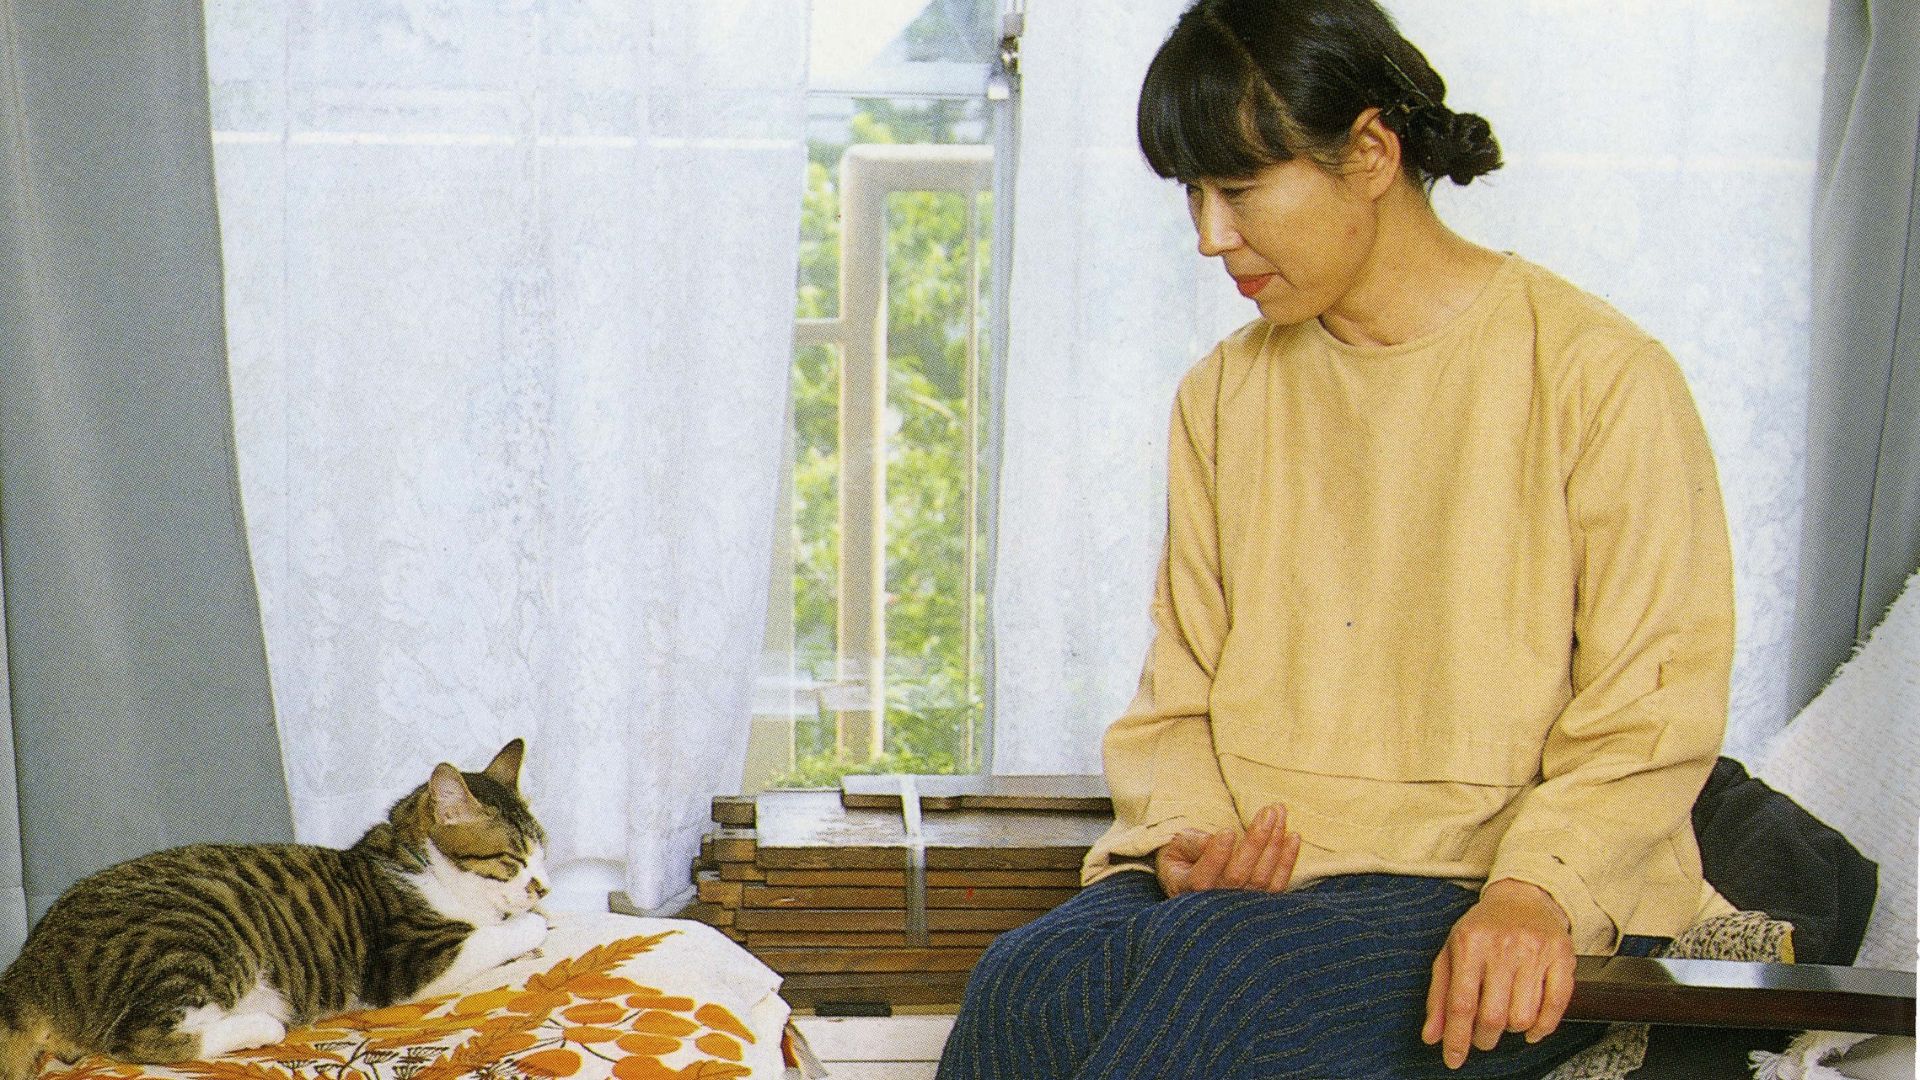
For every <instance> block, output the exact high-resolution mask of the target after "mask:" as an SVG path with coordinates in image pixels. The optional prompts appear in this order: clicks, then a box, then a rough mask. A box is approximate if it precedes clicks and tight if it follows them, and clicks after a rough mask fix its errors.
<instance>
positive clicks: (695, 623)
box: [206, 0, 807, 907]
mask: <svg viewBox="0 0 1920 1080" xmlns="http://www.w3.org/2000/svg"><path fill="white" fill-rule="evenodd" d="M206 18H207V24H208V39H209V50H208V51H209V56H210V71H211V82H212V87H213V102H214V114H213V117H214V129H215V143H216V159H217V167H218V180H219V197H220V209H221V219H222V227H223V232H224V243H225V249H226V259H227V267H226V269H227V309H228V313H229V321H230V327H229V336H230V340H231V352H232V366H233V382H234V397H235V406H236V410H235V411H236V427H237V437H238V440H239V457H240V463H241V479H242V486H243V492H244V495H245V501H246V506H247V511H248V518H249V526H250V532H251V537H252V544H253V551H254V557H255V565H256V567H257V572H258V576H259V581H260V591H261V601H262V608H263V613H264V620H265V623H266V629H267V642H268V651H269V656H270V659H271V665H272V672H273V677H274V682H275V691H276V700H277V703H278V709H279V720H280V729H281V738H282V742H283V744H284V747H285V751H286V763H287V773H288V783H289V787H290V789H291V794H292V798H293V807H294V814H295V820H296V827H297V830H298V833H299V835H300V837H301V838H302V839H303V840H308V841H313V842H320V843H328V844H344V843H348V842H351V841H352V840H353V839H354V838H355V837H357V836H358V834H359V833H360V831H361V830H362V829H364V828H365V827H366V826H367V825H368V824H369V823H370V822H371V821H372V820H373V819H374V817H375V816H376V815H377V814H378V813H380V812H381V811H383V810H384V808H385V806H386V804H387V802H388V801H390V800H391V799H393V798H394V797H396V796H398V795H399V794H401V793H403V792H405V791H406V790H408V789H410V788H411V787H412V786H413V785H414V784H417V783H419V782H420V781H421V780H422V779H424V777H425V775H426V772H427V770H428V769H429V768H430V767H431V766H432V764H433V763H434V762H436V761H439V760H443V759H444V760H450V761H454V762H456V763H459V764H461V765H463V766H464V767H467V768H477V767H478V766H480V765H481V764H484V763H485V761H486V760H487V757H488V755H490V754H491V753H492V752H493V751H494V750H495V749H497V748H498V747H499V746H500V744H502V743H503V742H505V741H506V740H507V739H508V738H511V737H513V736H516V735H523V736H525V737H526V738H527V739H528V741H529V744H530V756H529V764H528V771H527V774H526V777H525V781H526V784H527V786H528V787H529V790H530V792H531V794H532V796H533V798H534V803H535V807H536V809H537V810H538V811H539V812H540V813H541V816H542V817H543V819H544V820H545V822H546V824H547V827H548V830H549V832H550V833H551V834H552V837H553V842H554V848H553V850H552V852H551V853H550V860H551V861H553V862H554V863H555V867H556V871H555V872H556V877H557V880H558V885H559V887H560V889H561V891H562V893H563V896H564V898H565V902H570V903H574V904H583V905H587V906H602V905H604V903H605V897H606V893H607V891H608V890H609V889H625V890H626V891H627V892H628V893H629V895H630V897H631V898H632V900H633V901H634V902H636V903H638V904H640V905H641V906H643V907H644V906H652V905H654V904H658V903H660V902H661V901H663V900H665V899H667V898H669V897H671V896H673V895H675V894H676V893H677V892H679V891H681V890H683V889H684V888H685V887H686V886H687V884H688V881H689V878H688V865H689V861H690V859H691V857H692V855H693V853H694V851H695V849H696V847H697V843H698V837H699V835H700V833H701V832H702V831H703V829H704V828H705V827H706V826H707V824H708V823H707V821H706V818H707V806H706V802H707V798H708V796H710V795H711V794H714V793H717V792H721V791H732V790H737V786H736V785H737V784H738V783H739V774H740V767H741V759H742V757H743V754H744V747H745V742H746V725H747V717H748V713H749V704H748V698H749V692H750V686H751V678H752V674H753V671H754V666H755V665H754V659H755V658H756V657H757V656H758V654H759V650H760V643H761V638H762V633H763V625H764V618H765V605H766V596H767V591H768V590H767V573H768V567H769V560H770V545H771V539H772V529H773V522H774V500H775V493H776V482H777V478H778V461H779V453H780V435H781V430H782V426H783V425H782V416H783V415H784V412H783V410H784V400H785V390H786V371H787V366H788V363H789V360H790V356H791V340H792V318H793V290H794V267H795V261H796V242H797V240H796V237H797V234H798V216H799V202H800V188H801V182H802V179H803V175H804V145H803V142H802V137H803V123H804V99H803V93H804V88H805V81H806V52H805V50H806V42H807V5H806V3H805V2H804V0H700V2H698V3H687V2H685V0H646V2H632V0H628V2H620V3H612V2H593V0H589V2H586V3H579V4H544V3H536V2H533V0H489V2H485V3H469V2H467V0H360V2H356V3H352V4H308V3H287V2H273V0H208V2H207V5H206Z"/></svg>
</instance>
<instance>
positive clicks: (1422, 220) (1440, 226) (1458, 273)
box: [1320, 181, 1502, 346]
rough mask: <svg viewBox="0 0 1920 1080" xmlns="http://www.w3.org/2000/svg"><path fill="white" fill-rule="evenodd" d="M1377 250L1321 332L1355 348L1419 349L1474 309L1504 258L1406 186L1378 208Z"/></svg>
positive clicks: (1331, 310) (1322, 317)
mask: <svg viewBox="0 0 1920 1080" xmlns="http://www.w3.org/2000/svg"><path fill="white" fill-rule="evenodd" d="M1377 214H1378V218H1377V226H1376V229H1375V233H1374V241H1373V248H1372V250H1371V251H1370V252H1369V253H1368V256H1367V259H1366V261H1365V262H1364V263H1363V264H1362V265H1361V268H1360V275H1359V277H1358V278H1356V279H1355V281H1354V283H1353V286H1352V287H1351V288H1350V289H1348V290H1347V293H1346V295H1344V296H1342V297H1341V298H1340V299H1339V300H1338V301H1336V302H1335V303H1334V305H1333V306H1332V307H1330V308H1328V309H1327V310H1326V311H1325V312H1323V313H1322V314H1321V315H1320V325H1322V326H1324V327H1326V329H1327V332H1328V333H1330V334H1332V335H1333V336H1334V337H1336V338H1338V339H1340V340H1341V341H1344V342H1346V343H1347V344H1349V345H1362V346H1384V345H1399V344H1401V343H1403V342H1407V341H1412V340H1414V339H1415V338H1418V337H1422V336H1424V335H1426V334H1430V333H1432V332H1433V331H1435V330H1438V329H1439V328H1441V327H1442V326H1445V325H1446V324H1447V323H1448V322H1450V321H1452V320H1453V318H1454V317H1455V316H1457V315H1459V314H1460V313H1461V312H1463V311H1465V310H1466V309H1467V308H1468V307H1470V306H1471V305H1472V304H1473V302H1474V300H1475V299H1476V298H1478V297H1479V295H1480V293H1481V291H1482V290H1484V289H1485V288H1486V285H1487V282H1488V281H1490V280H1491V279H1492V278H1493V275H1494V272H1495V271H1497V270H1498V269H1499V268H1500V263H1501V262H1502V256H1501V255H1500V253H1499V252H1496V251H1490V250H1488V249H1487V248H1483V247H1480V246H1479V245H1477V244H1474V243H1471V242H1469V241H1468V240H1466V239H1464V238H1462V237H1461V236H1459V235H1458V234H1457V233H1455V232H1454V231H1453V230H1451V229H1449V228H1447V227H1446V225H1445V224H1444V223H1442V222H1441V220H1440V218H1439V217H1438V216H1437V215H1436V214H1434V212H1433V207H1432V206H1431V205H1430V204H1429V203H1428V202H1427V200H1426V197H1425V196H1424V195H1422V194H1421V193H1420V192H1419V191H1417V190H1415V189H1414V187H1413V186H1412V185H1411V184H1408V183H1406V182H1404V181H1402V182H1399V183H1396V184H1394V186H1393V188H1392V189H1390V190H1389V191H1388V192H1387V193H1386V194H1385V195H1383V196H1382V197H1381V200H1380V202H1379V203H1378V204H1377Z"/></svg>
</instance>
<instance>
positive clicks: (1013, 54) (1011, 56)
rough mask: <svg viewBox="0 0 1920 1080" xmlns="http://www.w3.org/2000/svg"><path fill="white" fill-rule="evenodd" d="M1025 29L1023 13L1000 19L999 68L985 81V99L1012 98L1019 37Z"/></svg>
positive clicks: (1018, 58) (1009, 13)
mask: <svg viewBox="0 0 1920 1080" xmlns="http://www.w3.org/2000/svg"><path fill="white" fill-rule="evenodd" d="M1026 28H1027V17H1026V15H1025V14H1024V13H1022V12H1018V11H1010V12H1008V13H1007V14H1005V15H1003V16H1001V17H1000V67H999V69H998V70H996V71H995V72H994V73H993V76H992V77H991V78H989V79H988V80H987V98H988V100H990V101H1005V100H1007V99H1008V98H1009V97H1012V96H1013V87H1014V84H1015V83H1016V82H1018V81H1019V78H1020V35H1021V34H1022V33H1023V32H1025V30H1026Z"/></svg>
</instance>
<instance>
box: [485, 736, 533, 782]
mask: <svg viewBox="0 0 1920 1080" xmlns="http://www.w3.org/2000/svg"><path fill="white" fill-rule="evenodd" d="M526 756H527V744H526V741H525V740H522V739H515V740H513V741H512V742H510V743H508V744H507V745H505V746H503V747H501V748H500V752H499V753H497V754H495V755H493V760H492V761H490V762H488V763H487V767H486V768H485V769H484V770H482V771H483V772H484V773H485V775H486V777H487V779H489V780H491V781H493V782H494V783H496V784H499V785H500V786H501V787H503V788H506V789H507V790H508V791H518V790H520V761H521V759H522V758H524V757H526Z"/></svg>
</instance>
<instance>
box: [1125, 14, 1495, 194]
mask: <svg viewBox="0 0 1920 1080" xmlns="http://www.w3.org/2000/svg"><path fill="white" fill-rule="evenodd" d="M1446 96H1447V84H1446V83H1445V82H1442V81H1441V79H1440V76H1439V74H1438V73H1436V72H1435V71H1434V70H1433V67H1432V66H1431V65H1429V64H1428V63H1427V58H1426V57H1425V56H1423V55H1421V53H1420V50H1419V49H1416V48H1414V46H1413V43H1412V42H1409V41H1408V40H1407V39H1406V38H1403V37H1401V36H1400V31H1399V30H1398V29H1397V28H1396V27H1395V26H1394V25H1393V19H1392V18H1391V17H1389V16H1388V15H1387V13H1386V12H1385V11H1382V10H1381V9H1380V7H1379V5H1377V4H1375V3H1374V2H1373V0H1196V2H1195V3H1194V4H1193V6H1192V7H1190V8H1188V9H1187V11H1186V14H1184V15H1182V16H1180V21H1179V22H1178V23H1176V24H1174V27H1173V32H1172V33H1171V34H1169V35H1168V36H1167V40H1166V43H1165V44H1163V45H1161V46H1160V51H1159V53H1157V54H1156V55H1155V56H1154V58H1153V64H1152V66H1151V67H1149V68H1148V69H1147V78H1146V81H1145V83H1144V84H1143V85H1142V86H1141V88H1140V113H1139V127H1140V149H1141V150H1143V151H1145V153H1146V155H1147V163H1148V164H1149V165H1151V166H1153V171H1154V172H1157V173H1159V174H1160V175H1161V176H1165V177H1174V178H1178V179H1181V180H1196V179H1202V178H1212V179H1221V178H1228V177H1244V176H1251V175H1252V174H1253V173H1255V172H1258V171H1259V170H1260V169H1262V168H1264V167H1266V166H1268V165H1273V164H1277V163H1279V162H1282V161H1290V160H1292V159H1293V158H1295V157H1298V156H1300V155H1302V154H1305V155H1307V156H1308V157H1310V158H1312V159H1313V160H1315V161H1317V162H1319V163H1320V164H1322V165H1324V166H1327V167H1329V168H1331V167H1333V166H1335V165H1336V164H1338V163H1339V161H1340V160H1341V158H1342V157H1343V155H1344V151H1345V150H1346V148H1347V141H1348V138H1349V135H1350V133H1351V130H1352V127H1353V122H1354V120H1355V119H1356V118H1358V117H1359V115H1360V114H1361V113H1362V112H1365V111H1366V110H1367V109H1370V108H1378V109H1379V110H1380V119H1381V121H1382V122H1383V123H1385V124H1386V126H1387V127H1388V128H1390V129H1392V130H1393V132H1394V134H1396V135H1398V136H1399V137H1400V157H1401V162H1402V164H1403V166H1404V167H1405V170H1406V173H1407V176H1408V178H1409V179H1411V180H1413V181H1414V182H1415V183H1416V184H1418V185H1419V186H1420V187H1421V189H1422V190H1431V189H1432V187H1433V185H1434V183H1435V182H1436V181H1438V180H1439V179H1440V177H1442V176H1445V177H1448V178H1450V179H1452V180H1453V182H1454V183H1456V184H1464V183H1466V182H1468V181H1469V180H1472V179H1473V178H1474V177H1476V176H1481V175H1483V174H1485V173H1489V172H1492V171H1493V170H1495V169H1497V168H1499V167H1500V144H1499V143H1497V142H1495V141H1494V138H1493V127H1492V126H1491V125H1490V124H1488V123H1487V121H1486V120H1485V119H1484V118H1482V117H1479V116H1475V115H1473V114H1471V113H1456V112H1454V111H1452V110H1451V109H1449V108H1447V107H1446V105H1445V101H1446Z"/></svg>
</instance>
